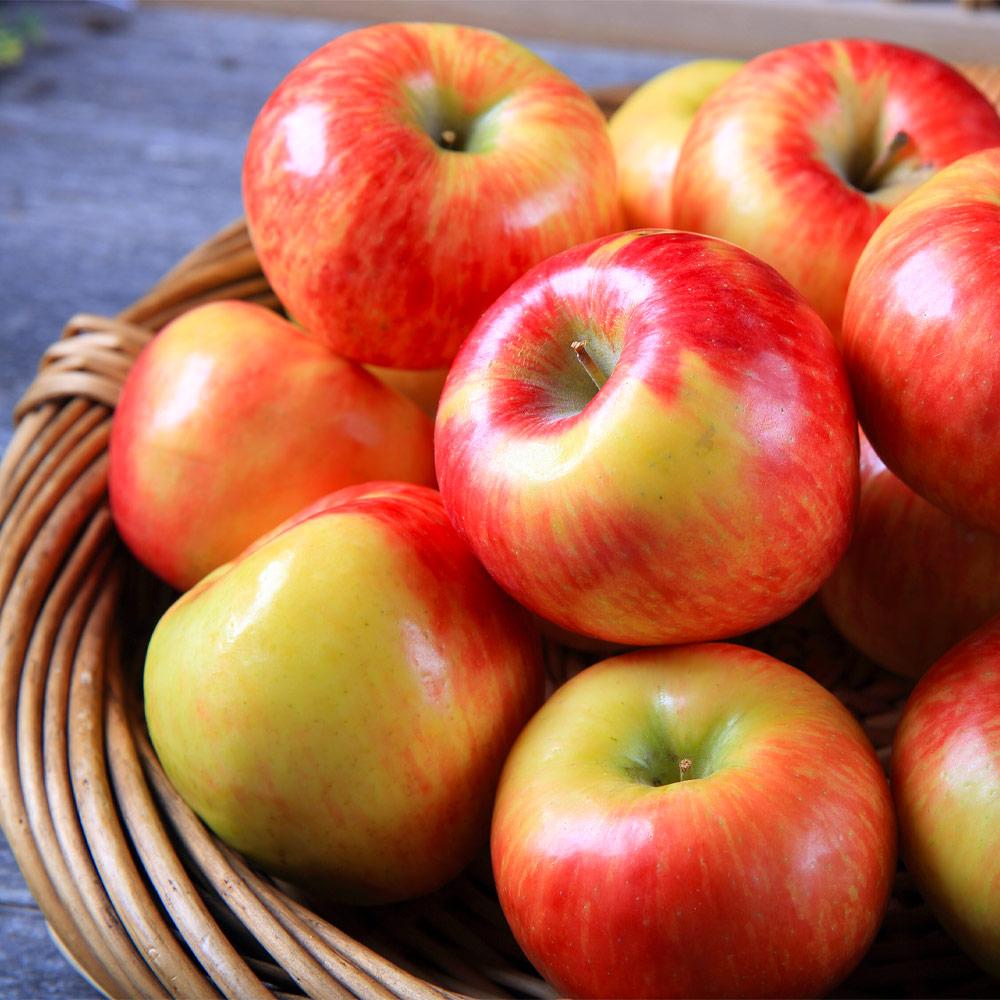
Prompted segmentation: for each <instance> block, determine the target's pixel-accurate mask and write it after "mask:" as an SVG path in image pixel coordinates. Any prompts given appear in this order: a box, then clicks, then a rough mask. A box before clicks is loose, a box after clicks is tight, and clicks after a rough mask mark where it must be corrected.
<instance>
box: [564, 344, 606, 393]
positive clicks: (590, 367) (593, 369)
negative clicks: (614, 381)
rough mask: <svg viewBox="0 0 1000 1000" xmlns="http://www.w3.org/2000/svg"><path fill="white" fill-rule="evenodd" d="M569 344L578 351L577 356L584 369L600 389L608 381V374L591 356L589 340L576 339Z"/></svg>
mask: <svg viewBox="0 0 1000 1000" xmlns="http://www.w3.org/2000/svg"><path fill="white" fill-rule="evenodd" d="M569 346H570V347H572V348H573V350H574V351H576V358H577V360H578V361H579V362H580V364H581V365H583V370H584V371H585V372H586V373H587V374H588V375H589V376H590V380H591V381H592V382H593V383H594V385H596V386H597V388H598V389H600V388H601V387H602V386H603V385H604V383H605V382H607V380H608V376H607V375H605V374H604V372H602V371H601V369H600V368H598V367H597V362H596V361H595V360H594V359H593V358H592V357H591V356H590V353H589V352H588V350H587V341H585V340H574V341H573V343H572V344H570V345H569Z"/></svg>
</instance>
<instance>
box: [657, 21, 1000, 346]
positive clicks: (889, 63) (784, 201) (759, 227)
mask: <svg viewBox="0 0 1000 1000" xmlns="http://www.w3.org/2000/svg"><path fill="white" fill-rule="evenodd" d="M997 145H1000V116H998V115H997V112H996V110H995V109H994V108H993V106H992V105H991V104H990V102H989V101H988V100H987V99H986V98H985V97H984V96H983V95H982V94H981V93H980V92H979V91H978V90H977V89H976V88H975V87H974V86H973V85H972V84H971V83H969V81H968V80H966V79H965V78H964V77H963V76H961V75H960V74H959V73H957V72H956V71H955V70H953V69H951V68H950V67H948V66H946V65H945V64H944V63H942V62H939V61H938V60H937V59H935V58H933V57H932V56H929V55H925V54H923V53H921V52H915V51H913V50H912V49H906V48H901V47H899V46H897V45H890V44H888V43H885V42H875V41H867V40H859V39H846V40H832V41H818V42H806V43H804V44H801V45H793V46H790V47H789V48H785V49H779V50H777V51H775V52H770V53H767V54H765V55H762V56H759V57H758V58H756V59H753V60H751V61H750V62H749V63H747V64H746V66H744V67H743V69H741V70H740V71H739V72H737V73H736V74H734V75H733V76H732V77H730V79H729V80H728V81H726V83H724V84H723V85H722V86H721V87H720V88H719V89H718V90H717V91H716V92H715V93H714V94H713V95H712V96H711V97H710V98H709V99H708V100H707V101H706V102H705V103H704V105H703V106H702V108H701V110H700V111H699V112H698V114H697V115H696V116H695V120H694V122H693V123H692V125H691V128H690V130H689V132H688V135H687V138H686V139H685V141H684V145H683V147H682V149H681V153H680V157H679V159H678V163H677V172H676V175H675V179H674V213H675V216H674V218H675V222H674V224H675V225H676V226H677V227H678V228H681V229H691V230H694V231H696V232H702V233H710V234H712V235H714V236H721V237H723V238H724V239H727V240H732V241H733V242H734V243H738V244H739V245H740V246H742V247H745V248H746V249H747V250H749V251H750V252H751V253H753V254H756V255H757V256H758V257H760V258H762V259H763V260H766V261H767V262H768V263H769V264H772V265H773V266H774V267H776V268H777V269H778V270H779V271H780V272H781V273H782V274H783V275H784V276H785V277H786V278H787V279H788V280H789V281H790V282H791V283H792V284H793V285H794V286H795V287H796V288H797V289H798V290H799V291H800V292H802V294H803V295H804V296H805V297H806V299H807V300H808V301H809V302H810V303H811V304H812V305H813V306H814V307H815V308H816V310H817V311H818V312H819V314H820V316H822V317H823V319H824V320H825V321H826V323H827V325H828V326H829V327H830V329H831V330H832V331H833V333H834V335H835V336H838V335H839V331H840V326H841V316H842V312H843V306H844V297H845V295H846V293H847V286H848V283H849V282H850V280H851V273H852V271H853V270H854V265H855V263H856V262H857V260H858V257H859V255H860V254H861V251H862V249H863V248H864V246H865V244H866V243H867V242H868V240H869V238H870V237H871V235H872V233H873V232H874V231H875V229H876V227H877V226H878V225H879V223H880V222H881V221H882V220H883V219H884V218H885V217H886V215H887V213H888V212H889V210H890V209H891V208H892V207H893V206H894V205H897V204H899V202H900V201H902V200H903V198H904V197H905V196H906V195H907V194H909V193H910V192H911V191H912V190H913V189H914V188H915V187H917V186H918V185H919V184H921V183H922V182H923V181H925V180H927V178H928V177H930V176H931V175H932V174H934V173H935V172H936V171H937V170H939V169H940V168H941V167H943V166H945V165H946V164H948V163H951V162H952V161H953V160H957V159H959V158H960V157H962V156H965V155H966V154H968V153H972V152H974V151H976V150H980V149H985V148H986V147H989V146H997Z"/></svg>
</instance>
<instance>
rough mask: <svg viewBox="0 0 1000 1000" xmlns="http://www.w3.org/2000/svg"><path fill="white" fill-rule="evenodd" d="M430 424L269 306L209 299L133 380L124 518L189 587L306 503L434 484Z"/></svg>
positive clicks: (129, 532)
mask: <svg viewBox="0 0 1000 1000" xmlns="http://www.w3.org/2000/svg"><path fill="white" fill-rule="evenodd" d="M432 436H433V424H432V423H431V421H430V420H429V419H428V417H427V416H426V415H425V414H424V413H422V412H421V411H420V409H418V407H417V406H416V405H415V404H414V403H411V402H410V400H408V399H404V398H403V397H402V396H400V395H399V394H398V393H396V392H394V391H392V390H391V389H389V388H387V387H386V386H384V385H382V384H381V383H380V382H379V381H378V380H377V379H376V378H375V377H374V376H373V375H370V374H369V373H368V372H366V371H365V370H364V369H362V368H361V367H360V366H359V365H356V364H353V363H352V362H350V361H345V360H344V359H343V358H339V357H337V356H336V355H334V354H332V353H331V352H330V351H329V350H327V349H326V348H325V347H323V346H322V345H321V344H317V343H315V342H314V341H312V340H310V339H308V338H307V337H306V336H304V335H303V333H302V332H301V331H300V330H298V329H297V328H296V327H295V326H293V325H292V324H291V323H289V322H287V321H286V320H284V319H282V318H281V317H280V316H278V315H277V314H276V313H273V312H271V311H270V310H269V309H265V308H264V307H263V306H258V305H254V304H253V303H249V302H237V301H222V302H212V303H209V304H208V305H204V306H198V307H196V308H194V309H192V310H190V311H188V312H186V313H185V314H184V315H183V316H180V317H178V318H177V319H175V320H174V321H173V322H172V323H170V324H169V325H168V326H166V327H165V328H164V329H163V330H161V331H160V333H159V334H157V336H156V337H154V338H153V340H152V341H151V342H150V343H149V344H148V345H147V346H146V347H145V348H144V350H143V351H142V353H141V354H140V355H139V357H138V359H137V360H136V362H135V364H134V365H133V366H132V369H131V370H130V372H129V374H128V377H127V378H126V380H125V384H124V387H123V388H122V393H121V397H120V399H119V402H118V407H117V409H116V411H115V419H114V424H113V427H112V433H111V443H110V447H109V452H110V457H109V463H110V464H109V471H108V492H109V495H110V500H111V512H112V514H113V516H114V519H115V525H116V526H117V528H118V531H119V533H120V534H121V536H122V538H123V539H124V540H125V542H126V544H127V545H128V546H129V548H130V549H131V550H132V552H133V553H134V554H135V555H136V556H137V558H138V559H139V560H140V561H141V562H142V563H144V564H145V565H146V566H147V567H148V568H149V569H151V570H152V571H153V572H154V573H156V574H157V575H158V576H160V577H162V578H163V579H164V580H166V581H167V582H168V583H170V584H171V585H173V586H174V587H177V588H178V589H180V590H184V589H186V588H187V587H190V586H192V585H193V584H194V583H196V582H197V581H198V580H200V579H201V578H202V577H203V576H205V574H206V573H209V572H210V571H211V570H213V569H215V568H216V567H217V566H220V565H222V564H223V563H225V562H228V561H229V560H230V559H232V558H234V557H235V556H237V555H239V553H240V552H241V551H242V550H243V549H244V548H246V546H247V545H249V544H250V543H251V542H252V541H253V540H254V539H255V538H257V537H258V536H260V535H262V534H263V533H264V532H266V531H268V530H270V529H271V528H274V527H275V526H276V525H278V524H280V523H281V522H282V521H283V520H284V519H285V518H287V517H289V516H291V515H292V514H294V513H295V512H296V511H298V510H299V509H300V508H301V507H303V506H304V505H305V504H307V503H309V502H311V501H313V500H316V499H318V498H319V497H322V496H324V495H326V494H327V493H330V492H331V491H333V490H337V489H339V488H340V487H342V486H348V485H351V484H353V483H360V482H366V481H368V480H370V479H385V478H393V479H401V480H407V481H412V482H416V483H423V484H426V485H431V484H433V483H434V456H433V446H432Z"/></svg>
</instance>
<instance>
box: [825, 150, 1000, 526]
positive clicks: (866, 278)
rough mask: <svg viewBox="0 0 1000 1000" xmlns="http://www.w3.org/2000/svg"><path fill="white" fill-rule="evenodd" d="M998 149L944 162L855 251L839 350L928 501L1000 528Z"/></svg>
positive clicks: (877, 439) (875, 432)
mask: <svg viewBox="0 0 1000 1000" xmlns="http://www.w3.org/2000/svg"><path fill="white" fill-rule="evenodd" d="M998 192H1000V149H992V150H986V151H984V152H981V153H977V154H974V155H972V156H969V157H966V158H965V159H963V160H961V161H959V162H958V163H954V164H952V165H951V166H950V167H948V168H947V169H945V170H943V171H941V173H939V174H938V175H937V176H936V177H934V178H932V179H931V180H930V181H928V182H927V184H926V185H924V186H923V187H922V188H920V189H919V190H918V191H915V192H914V193H913V194H912V195H911V196H910V197H909V198H907V199H906V201H905V202H904V203H903V204H902V205H900V206H899V207H898V208H897V209H895V210H894V211H893V213H892V215H890V216H889V218H888V219H886V221H885V224H884V225H883V226H882V227H881V228H880V229H879V231H878V233H876V234H875V237H874V238H873V239H872V242H871V243H870V244H869V246H868V247H867V248H866V250H865V252H864V254H863V255H862V257H861V260H860V261H859V262H858V268H857V272H856V273H855V276H854V278H853V279H852V281H851V288H850V292H849V293H848V296H847V307H846V309H845V313H844V357H845V361H846V362H847V366H848V371H849V373H850V377H851V382H852V385H853V386H854V390H855V398H856V399H857V403H858V412H859V414H860V417H861V422H862V424H863V425H864V428H865V432H866V433H867V435H868V437H869V438H870V439H871V442H872V445H873V447H874V448H875V450H876V451H877V452H878V454H879V455H880V456H881V457H882V459H883V461H884V462H885V463H886V465H887V466H888V467H889V468H890V469H892V471H893V472H895V473H896V475H898V476H899V477H900V478H901V479H902V480H903V481H904V482H906V483H907V485H909V486H910V487H911V489H913V490H915V491H916V492H917V493H919V494H920V495H921V496H923V497H925V498H926V499H928V500H929V501H930V502H931V503H933V504H936V505H937V506H939V507H942V508H943V509H945V510H947V511H949V512H950V513H951V514H954V515H955V516H956V517H958V518H960V519H961V520H963V521H968V522H969V523H971V524H976V525H978V526H980V527H982V528H985V529H987V530H989V531H993V532H996V533H1000V437H998V435H997V422H996V414H997V413H998V412H1000V355H998V353H997V339H998V337H1000V284H998V282H997V275H998V274H1000V194H998Z"/></svg>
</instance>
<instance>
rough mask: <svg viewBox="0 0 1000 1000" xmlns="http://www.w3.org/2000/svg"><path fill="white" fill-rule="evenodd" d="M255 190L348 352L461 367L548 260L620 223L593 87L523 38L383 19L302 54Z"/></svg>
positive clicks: (314, 309) (247, 165)
mask: <svg viewBox="0 0 1000 1000" xmlns="http://www.w3.org/2000/svg"><path fill="white" fill-rule="evenodd" d="M243 196H244V204H245V207H246V213H247V219H248V222H249V226H250V232H251V235H252V238H253V243H254V247H255V249H256V250H257V254H258V256H259V257H260V262H261V266H262V267H263V269H264V273H265V274H266V275H267V277H268V280H269V281H270V282H271V284H272V286H273V287H274V290H275V291H276V292H277V293H278V296H279V297H280V298H281V300H282V302H284V304H285V305H286V306H287V307H288V308H289V309H290V311H291V312H292V313H294V314H295V316H296V317H297V318H298V319H299V320H300V321H301V322H302V323H303V324H304V325H305V326H306V327H307V328H308V329H309V330H311V331H312V332H313V333H314V334H316V335H317V336H319V337H321V338H323V339H324V340H325V341H326V342H327V343H328V344H329V345H330V346H331V347H333V348H334V349H335V350H336V351H337V352H338V353H340V354H343V355H345V356H347V357H351V358H354V359H356V360H359V361H365V362H372V363H374V364H378V365H387V366H391V367H398V368H409V369H419V368H437V367H442V366H446V365H447V363H448V362H449V361H450V360H451V359H452V357H453V356H454V354H455V352H456V351H457V349H458V346H459V344H460V343H461V342H462V340H463V338H464V337H465V336H466V334H467V333H468V332H469V330H471V329H472V326H473V325H474V323H475V322H476V320H477V319H478V317H479V314H480V313H481V312H482V311H483V309H484V308H485V307H486V306H487V305H489V303H490V302H492V301H493V299H495V298H496V297H497V295H499V294H500V292H502V291H503V290H504V289H505V288H506V287H507V286H508V285H509V284H510V283H511V282H512V281H513V280H514V279H515V278H517V277H518V276H519V275H521V274H522V273H523V272H524V271H526V270H527V269H528V268H529V267H531V266H532V265H533V264H535V263H537V262H538V261H540V260H543V259H544V258H546V257H549V256H551V255H552V254H553V253H556V252H557V251H559V250H562V249H564V248H566V247H569V246H572V245H573V244H575V243H580V242H583V241H584V240H589V239H592V238H593V237H595V236H599V235H602V234H604V233H609V232H612V231H614V230H615V229H617V228H620V226H619V212H618V206H617V199H616V192H615V164H614V154H613V152H612V150H611V143H610V140H609V139H608V135H607V127H606V125H605V122H604V118H603V117H602V115H601V113H600V111H599V110H598V109H597V106H596V105H595V104H594V103H593V101H592V100H591V99H590V98H589V97H588V96H587V95H586V94H585V93H584V92H583V91H582V90H580V88H579V87H577V86H576V84H574V83H573V82H572V81H571V80H570V79H568V78H567V77H565V76H564V75H563V74H562V73H560V72H558V71H557V70H555V69H553V68H552V67H551V66H549V65H548V64H547V63H546V62H544V61H543V60H542V59H540V58H539V57H538V56H536V55H534V54H533V53H531V52H529V51H528V50H527V49H525V48H523V47H522V46H520V45H517V44H516V43H514V42H512V41H510V40H509V39H506V38H504V37H502V36H501V35H497V34H494V33H492V32H488V31H481V30H478V29H475V28H464V27H459V26H456V25H450V24H379V25H373V26H371V27H367V28H362V29H360V30H358V31H354V32H351V33H349V34H346V35H342V36H341V37H339V38H336V39H334V40H333V41H332V42H330V43H329V44H328V45H325V46H324V47H323V48H321V49H319V50H318V51H317V52H315V53H313V54H312V55H311V56H309V57H308V58H307V59H305V60H304V61H303V62H302V63H300V64H299V65H298V66H297V67H296V68H295V69H293V70H292V72H291V73H290V74H289V75H288V76H287V77H286V78H285V80H284V81H283V82H282V83H281V84H280V85H279V86H278V88H277V90H275V92H274V93H273V94H272V96H271V97H270V99H269V100H268V101H267V103H266V104H265V105H264V108H263V110H262V111H261V113H260V116H259V117H258V119H257V121H256V123H255V124H254V126H253V130H252V132H251V134H250V141H249V145H248V147H247V152H246V159H245V161H244V167H243Z"/></svg>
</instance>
